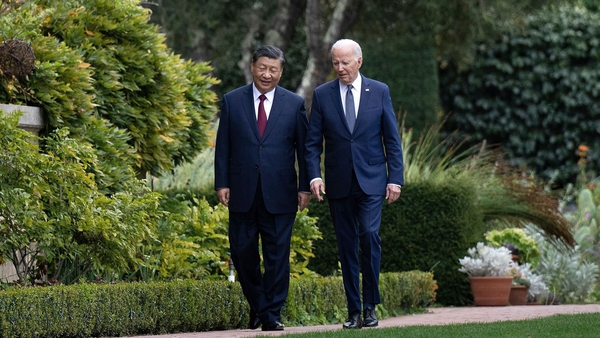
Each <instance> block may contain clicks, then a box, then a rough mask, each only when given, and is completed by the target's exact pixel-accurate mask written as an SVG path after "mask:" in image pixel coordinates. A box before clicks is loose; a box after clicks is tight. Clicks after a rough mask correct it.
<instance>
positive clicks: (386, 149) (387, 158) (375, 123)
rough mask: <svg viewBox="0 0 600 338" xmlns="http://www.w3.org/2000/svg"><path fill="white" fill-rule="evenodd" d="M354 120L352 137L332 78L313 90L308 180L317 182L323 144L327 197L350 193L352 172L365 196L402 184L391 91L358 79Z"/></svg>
mask: <svg viewBox="0 0 600 338" xmlns="http://www.w3.org/2000/svg"><path fill="white" fill-rule="evenodd" d="M361 77H362V88H361V90H362V92H361V96H360V104H359V107H358V116H357V119H356V124H355V126H354V131H353V133H350V130H349V129H348V124H347V123H346V116H345V114H344V109H343V107H342V100H341V97H340V89H339V80H338V79H335V80H333V81H331V82H328V83H325V84H323V85H321V86H319V87H317V88H316V89H315V91H314V95H313V101H312V109H311V113H310V123H309V127H308V135H307V139H306V161H307V170H308V175H309V178H310V179H313V178H316V177H321V169H320V159H321V153H322V152H323V139H324V140H325V144H324V147H325V159H324V162H325V187H326V193H327V197H328V198H342V197H346V196H348V194H349V193H350V183H351V180H352V169H354V171H355V172H356V177H357V179H358V183H359V184H360V187H361V188H362V190H363V191H364V192H365V193H366V194H368V195H385V191H386V186H387V184H388V183H393V184H398V185H404V164H403V159H402V145H401V141H400V136H399V134H398V126H397V122H396V115H395V114H394V110H393V107H392V101H391V98H390V90H389V88H388V86H387V85H385V84H384V83H381V82H378V81H375V80H372V79H368V78H366V77H364V76H362V75H361Z"/></svg>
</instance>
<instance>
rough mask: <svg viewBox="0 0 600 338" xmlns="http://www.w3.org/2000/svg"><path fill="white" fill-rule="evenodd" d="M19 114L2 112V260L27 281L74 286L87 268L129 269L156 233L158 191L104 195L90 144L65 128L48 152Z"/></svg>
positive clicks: (49, 142) (136, 188) (140, 186)
mask: <svg viewBox="0 0 600 338" xmlns="http://www.w3.org/2000/svg"><path fill="white" fill-rule="evenodd" d="M19 115H20V114H19V113H17V114H10V115H7V114H4V113H3V112H2V111H0V130H2V134H1V135H0V149H1V150H0V186H1V187H2V189H1V190H0V233H1V234H2V245H1V246H0V254H1V256H2V259H3V260H9V261H12V262H13V263H14V264H15V266H16V267H17V272H18V274H19V278H20V280H21V282H22V283H28V284H29V283H33V282H34V281H35V280H39V279H41V278H42V276H46V275H47V276H48V278H49V279H50V280H51V281H52V280H55V281H56V282H59V283H70V282H72V281H75V280H77V279H79V278H81V277H82V276H83V275H84V274H86V273H87V272H88V271H90V270H92V269H94V270H110V271H116V272H123V271H126V270H127V269H128V268H129V267H130V265H132V264H135V263H136V262H138V261H139V258H138V257H137V250H136V248H137V246H138V245H139V244H140V243H141V242H142V241H143V240H146V239H148V238H151V237H152V236H153V232H154V227H155V226H154V224H155V222H156V220H157V219H158V218H159V217H160V213H159V212H158V209H157V206H158V200H159V194H157V193H152V192H150V191H148V190H147V189H146V188H145V184H144V183H142V182H137V183H133V182H131V183H129V184H130V185H129V186H128V189H127V190H126V191H123V192H119V193H115V194H113V195H110V196H106V195H104V194H102V193H100V192H99V191H98V189H97V186H96V184H95V182H94V180H93V177H92V176H91V175H90V174H88V173H87V172H86V169H87V168H88V167H90V166H94V165H95V164H96V163H97V161H98V160H97V158H96V156H95V153H94V152H93V150H92V147H91V145H90V144H88V143H85V142H81V141H80V140H76V139H73V138H71V137H70V136H69V132H68V130H67V129H66V128H63V129H60V130H57V131H56V132H54V133H51V134H50V135H49V137H48V138H46V139H45V140H44V142H45V144H46V150H47V153H40V152H39V149H38V148H37V147H36V146H35V145H33V144H32V143H30V142H29V140H30V139H31V138H32V137H33V135H32V134H30V133H28V132H26V131H23V130H20V129H18V128H17V124H18V119H19Z"/></svg>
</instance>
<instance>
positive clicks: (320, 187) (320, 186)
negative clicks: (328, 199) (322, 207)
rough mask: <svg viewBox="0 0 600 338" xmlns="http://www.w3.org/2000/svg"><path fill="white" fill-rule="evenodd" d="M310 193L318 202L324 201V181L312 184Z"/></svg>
mask: <svg viewBox="0 0 600 338" xmlns="http://www.w3.org/2000/svg"><path fill="white" fill-rule="evenodd" d="M310 192H311V193H312V194H313V195H314V196H315V197H316V198H317V201H319V202H321V201H323V196H321V193H323V195H325V183H323V180H314V181H313V182H312V183H311V184H310Z"/></svg>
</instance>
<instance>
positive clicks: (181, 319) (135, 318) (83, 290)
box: [0, 271, 435, 338]
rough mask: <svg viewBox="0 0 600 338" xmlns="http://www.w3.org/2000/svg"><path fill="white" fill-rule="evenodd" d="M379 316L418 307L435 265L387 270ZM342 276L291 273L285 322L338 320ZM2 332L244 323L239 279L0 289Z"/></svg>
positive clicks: (133, 331) (78, 333)
mask: <svg viewBox="0 0 600 338" xmlns="http://www.w3.org/2000/svg"><path fill="white" fill-rule="evenodd" d="M381 285H382V291H381V292H382V297H383V298H382V300H383V302H382V304H381V305H380V306H379V308H378V310H379V311H380V314H382V315H381V316H380V318H386V317H388V316H389V314H394V315H396V314H404V313H411V312H414V311H419V309H421V308H422V307H423V306H424V305H428V304H432V303H433V301H434V300H435V281H434V280H433V275H432V274H431V273H423V272H418V271H411V272H406V273H400V274H397V273H394V274H383V275H382V277H381ZM345 306H346V301H345V297H344V294H343V287H342V280H341V278H315V279H292V280H291V282H290V292H289V296H288V299H287V303H286V305H285V306H284V308H283V310H282V320H283V321H284V323H285V324H287V325H315V324H329V323H340V322H341V321H342V320H343V319H344V317H345V315H346V313H347V311H346V309H345ZM0 313H2V317H1V318H0V323H1V325H0V330H1V331H0V336H1V337H21V338H29V337H47V338H52V337H109V336H110V337H115V336H130V335H143V334H164V333H175V332H200V331H212V330H227V329H235V328H245V327H246V325H247V323H248V319H249V308H248V305H247V303H246V301H245V299H244V296H243V294H242V290H241V287H240V285H239V283H231V282H227V281H206V280H205V281H192V280H187V281H179V282H168V283H165V282H151V283H127V284H126V283H118V284H75V285H69V286H53V287H45V288H21V287H10V288H8V289H5V290H3V291H1V292H0Z"/></svg>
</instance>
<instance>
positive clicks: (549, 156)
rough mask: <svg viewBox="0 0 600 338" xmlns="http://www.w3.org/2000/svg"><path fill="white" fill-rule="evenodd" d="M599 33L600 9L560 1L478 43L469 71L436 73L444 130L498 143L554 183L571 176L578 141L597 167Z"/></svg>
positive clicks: (512, 158) (514, 162)
mask: <svg viewBox="0 0 600 338" xmlns="http://www.w3.org/2000/svg"><path fill="white" fill-rule="evenodd" d="M599 35H600V13H598V12H591V11H588V10H586V9H584V8H580V7H577V6H565V7H562V8H560V9H554V10H550V9H545V10H542V11H540V12H539V13H538V14H536V15H532V16H529V17H528V18H527V19H526V20H525V22H524V23H523V26H517V27H511V28H510V29H507V30H506V31H505V32H504V33H503V34H501V35H500V36H499V37H498V38H497V39H496V40H494V41H485V42H482V43H480V44H479V47H478V49H477V55H476V57H475V63H474V65H473V66H472V67H471V69H470V70H468V71H466V72H459V71H458V70H457V69H456V68H455V67H448V68H446V69H444V70H443V71H442V72H441V75H440V87H441V89H442V90H441V97H442V101H443V106H444V110H445V111H447V112H450V118H449V121H448V123H447V124H446V125H445V127H444V129H445V130H446V131H452V130H456V129H458V130H460V131H461V132H463V133H465V134H467V135H469V136H470V137H471V142H473V143H472V144H475V143H479V142H482V141H483V140H487V142H488V143H489V144H499V145H501V147H502V150H503V151H505V152H506V153H507V154H508V156H509V159H510V164H511V165H513V166H522V165H527V166H528V167H529V168H531V169H532V170H534V171H535V172H536V174H538V175H540V176H541V177H542V178H544V179H546V180H550V179H555V183H557V184H559V185H564V184H566V183H567V182H573V181H574V179H575V176H576V173H577V170H578V168H577V165H576V162H577V149H578V146H579V145H581V144H584V145H587V146H589V149H590V151H589V157H588V160H589V162H588V170H590V171H598V169H599V167H598V163H600V161H599V156H600V153H599V151H598V150H599V149H600V138H599V137H598V129H599V128H600V122H599V121H600V105H599V104H598V97H599V95H600V87H599V85H598V84H599V83H600V72H598V68H599V67H600V43H598V36H599ZM555 174H557V176H555Z"/></svg>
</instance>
